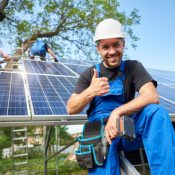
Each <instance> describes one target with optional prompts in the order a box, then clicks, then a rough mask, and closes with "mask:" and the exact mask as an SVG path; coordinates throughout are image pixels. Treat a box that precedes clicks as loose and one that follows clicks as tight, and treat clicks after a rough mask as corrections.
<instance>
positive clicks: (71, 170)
mask: <svg viewBox="0 0 175 175" xmlns="http://www.w3.org/2000/svg"><path fill="white" fill-rule="evenodd" d="M27 169H28V172H29V173H28V174H30V175H35V174H36V175H43V174H44V160H43V157H40V158H38V157H37V158H31V159H29V163H28V168H27ZM47 170H48V175H55V174H56V161H55V159H51V160H49V161H48V169H47ZM58 172H59V175H68V174H69V175H86V174H87V170H83V169H81V168H80V167H79V166H78V164H77V163H76V162H71V161H64V159H63V157H59V161H58ZM0 175H12V160H11V159H0Z"/></svg>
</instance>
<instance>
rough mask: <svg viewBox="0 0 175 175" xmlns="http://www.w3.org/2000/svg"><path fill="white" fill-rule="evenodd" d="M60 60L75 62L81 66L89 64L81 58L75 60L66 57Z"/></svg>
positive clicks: (62, 61) (69, 62)
mask: <svg viewBox="0 0 175 175" xmlns="http://www.w3.org/2000/svg"><path fill="white" fill-rule="evenodd" d="M60 62H61V63H65V64H66V63H68V64H77V65H79V66H82V65H87V66H88V65H89V63H86V62H85V61H82V60H76V59H66V58H61V59H60Z"/></svg>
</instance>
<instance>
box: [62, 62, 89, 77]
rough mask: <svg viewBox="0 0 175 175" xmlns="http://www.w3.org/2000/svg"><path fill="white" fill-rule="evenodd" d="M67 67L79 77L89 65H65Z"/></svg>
mask: <svg viewBox="0 0 175 175" xmlns="http://www.w3.org/2000/svg"><path fill="white" fill-rule="evenodd" d="M65 65H66V66H67V67H69V68H70V69H72V70H73V71H74V72H76V73H77V74H78V75H80V74H81V73H82V72H83V71H85V70H86V69H88V68H89V67H90V66H89V65H81V66H80V65H76V64H65Z"/></svg>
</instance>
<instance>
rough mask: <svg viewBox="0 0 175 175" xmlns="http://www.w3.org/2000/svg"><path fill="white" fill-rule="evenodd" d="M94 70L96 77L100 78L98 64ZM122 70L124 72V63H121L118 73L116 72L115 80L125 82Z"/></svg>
mask: <svg viewBox="0 0 175 175" xmlns="http://www.w3.org/2000/svg"><path fill="white" fill-rule="evenodd" d="M95 68H96V70H97V72H98V77H100V63H99V64H96V65H95ZM124 70H125V61H121V64H120V67H119V71H118V74H117V77H116V79H117V78H121V79H122V81H124V80H125V73H124Z"/></svg>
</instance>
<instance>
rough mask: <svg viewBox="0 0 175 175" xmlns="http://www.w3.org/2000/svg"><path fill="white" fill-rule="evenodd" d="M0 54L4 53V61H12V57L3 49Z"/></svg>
mask: <svg viewBox="0 0 175 175" xmlns="http://www.w3.org/2000/svg"><path fill="white" fill-rule="evenodd" d="M0 55H2V57H3V58H4V61H10V57H9V56H8V55H7V54H6V53H5V52H4V51H3V50H2V49H0Z"/></svg>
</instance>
